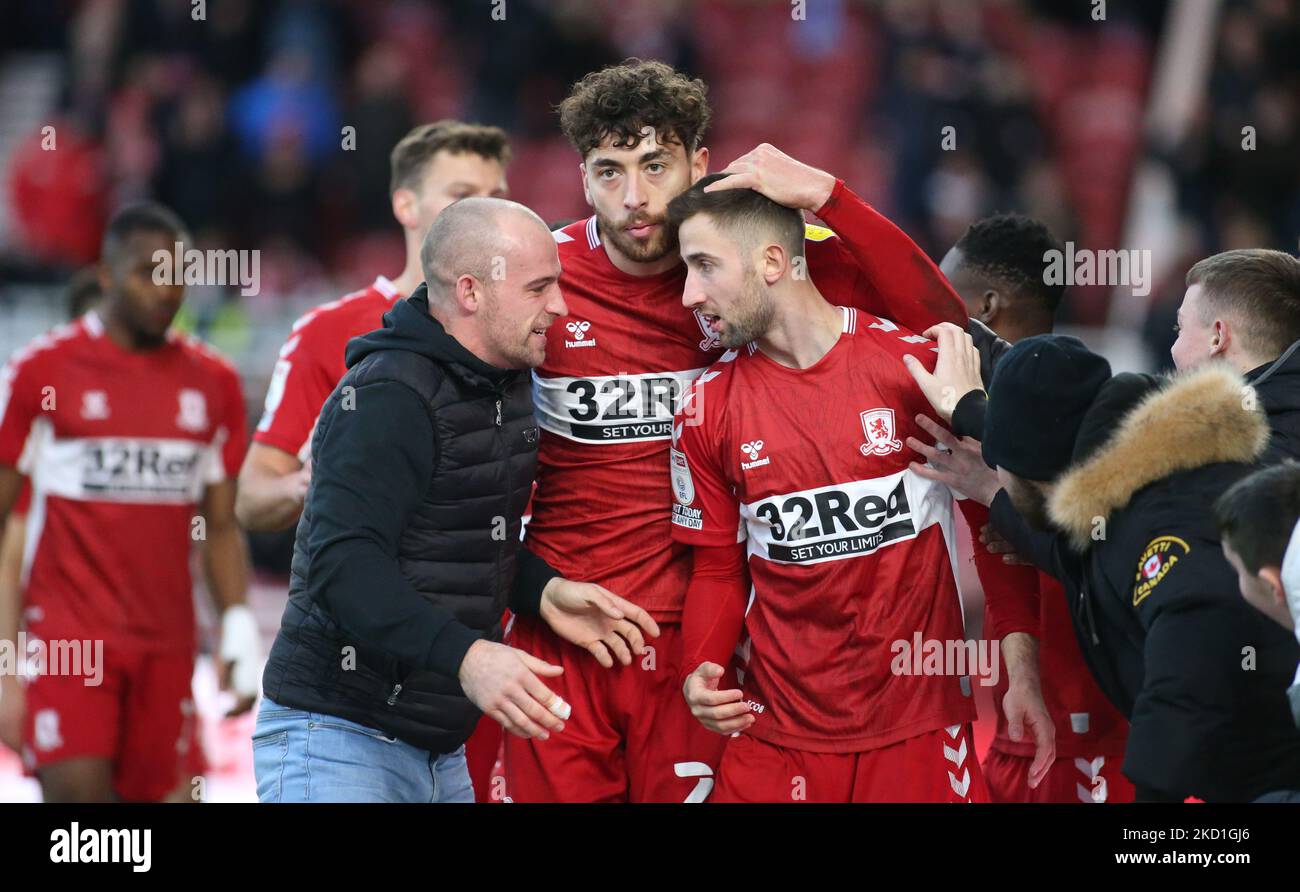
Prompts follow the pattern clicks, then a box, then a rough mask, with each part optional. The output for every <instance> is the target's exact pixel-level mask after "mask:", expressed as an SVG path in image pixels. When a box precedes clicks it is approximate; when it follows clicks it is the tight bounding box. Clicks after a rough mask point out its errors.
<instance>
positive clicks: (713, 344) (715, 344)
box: [695, 310, 722, 350]
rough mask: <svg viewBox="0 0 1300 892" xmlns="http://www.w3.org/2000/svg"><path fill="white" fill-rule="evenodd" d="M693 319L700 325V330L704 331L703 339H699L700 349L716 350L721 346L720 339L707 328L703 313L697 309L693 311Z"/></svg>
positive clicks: (707, 324)
mask: <svg viewBox="0 0 1300 892" xmlns="http://www.w3.org/2000/svg"><path fill="white" fill-rule="evenodd" d="M695 321H696V322H698V323H699V325H700V331H702V332H704V340H702V341H700V349H701V350H718V349H721V347H722V339H721V338H720V337H718V336H717V335H716V334H714V333H713V329H711V328H709V323H708V322H705V321H704V314H702V313H701V312H700V311H699V310H696V311H695Z"/></svg>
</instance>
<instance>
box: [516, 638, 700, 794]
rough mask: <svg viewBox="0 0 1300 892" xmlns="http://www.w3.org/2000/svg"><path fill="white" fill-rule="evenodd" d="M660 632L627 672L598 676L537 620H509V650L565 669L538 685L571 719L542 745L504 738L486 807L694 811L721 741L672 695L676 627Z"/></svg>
mask: <svg viewBox="0 0 1300 892" xmlns="http://www.w3.org/2000/svg"><path fill="white" fill-rule="evenodd" d="M659 630H660V633H661V634H660V635H659V637H658V638H652V639H649V640H648V641H647V642H646V645H647V650H646V653H645V654H644V655H642V656H640V657H637V656H636V655H635V654H634V655H633V658H632V665H630V666H624V665H622V664H619V663H617V662H616V663H615V665H614V667H613V668H612V669H606V668H604V667H603V666H601V665H600V664H599V663H598V662H596V658H595V657H593V656H592V655H591V654H590V653H588V652H587V651H585V650H583V649H582V648H580V647H577V646H576V645H573V644H570V643H569V642H567V641H564V640H563V639H561V638H559V637H557V636H556V635H555V634H554V633H553V632H551V630H550V629H549V628H547V627H546V625H545V624H544V623H542V622H541V621H540V620H538V619H537V618H535V617H516V618H515V623H514V627H513V628H512V629H511V633H510V639H509V643H510V644H511V645H513V646H514V647H517V648H519V649H521V650H524V651H527V652H528V653H530V654H532V655H534V656H535V657H537V658H538V659H541V660H545V661H546V662H548V663H552V664H554V665H557V666H563V667H564V674H563V675H560V676H556V677H555V678H544V679H542V681H543V683H545V684H546V686H547V687H549V688H550V689H551V690H552V691H554V692H555V693H557V694H559V695H560V696H561V697H563V698H564V700H565V702H566V703H568V704H569V706H570V707H572V713H571V715H570V716H569V718H568V719H567V720H566V721H565V723H564V730H563V731H561V732H560V733H559V734H552V735H551V737H550V739H549V740H525V739H524V738H522V737H516V736H515V735H513V734H506V735H505V740H504V744H503V746H502V758H501V761H500V763H499V765H498V772H497V773H498V775H499V776H497V777H494V778H493V781H492V784H493V791H492V795H491V798H493V799H496V800H503V799H508V800H509V801H511V802H702V801H703V800H704V799H705V798H706V797H707V796H708V795H709V791H710V790H712V789H713V774H714V771H715V769H716V768H717V765H718V758H719V757H720V756H721V754H722V747H723V745H724V744H725V743H726V739H725V738H724V737H722V736H721V735H719V734H714V733H713V732H712V731H709V730H708V729H707V728H705V727H704V726H703V725H701V724H700V723H699V722H698V721H697V720H696V719H695V717H694V716H692V715H691V711H690V708H689V707H688V706H687V705H686V699H685V698H684V697H683V696H682V692H681V688H680V687H678V684H677V678H678V676H679V674H680V670H681V666H680V662H681V659H682V656H681V648H682V640H681V634H682V633H681V626H680V625H678V624H675V623H674V624H669V623H661V624H660V625H659ZM651 648H653V650H651Z"/></svg>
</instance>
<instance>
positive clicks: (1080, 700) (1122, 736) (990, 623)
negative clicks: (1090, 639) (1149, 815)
mask: <svg viewBox="0 0 1300 892" xmlns="http://www.w3.org/2000/svg"><path fill="white" fill-rule="evenodd" d="M976 535H978V532H977V533H976ZM1025 569H1027V570H1030V571H1032V573H1031V574H1030V575H1031V578H1032V579H1033V580H1034V581H1035V582H1036V583H1037V592H1036V595H1037V597H1034V598H1032V599H1030V603H1031V604H1032V605H1035V606H1037V607H1038V615H1037V616H1036V617H1035V619H1036V622H1035V623H1034V625H1033V627H1032V628H1021V629H1016V628H1010V629H1005V630H1003V631H1001V632H999V631H995V621H994V618H993V616H992V614H991V612H990V610H989V609H988V608H987V606H986V609H985V614H984V615H985V628H986V629H989V630H990V631H989V632H988V635H989V636H990V637H992V636H993V635H995V634H999V635H1005V634H1007V632H1014V631H1027V632H1030V633H1031V634H1033V635H1035V636H1036V637H1037V638H1038V665H1039V676H1040V679H1041V682H1042V689H1043V701H1044V702H1045V704H1046V705H1047V711H1048V712H1049V713H1050V714H1051V716H1052V723H1053V724H1054V725H1055V726H1056V757H1057V758H1058V759H1094V758H1096V757H1097V756H1114V757H1117V758H1118V757H1121V756H1123V755H1124V747H1125V744H1126V743H1127V742H1128V721H1127V720H1126V719H1125V718H1124V716H1123V714H1122V713H1121V712H1120V711H1119V710H1118V709H1116V708H1115V705H1114V704H1113V703H1111V702H1110V700H1108V699H1107V698H1106V695H1105V694H1103V693H1102V692H1101V688H1099V687H1098V686H1097V682H1096V681H1094V680H1093V677H1092V672H1091V671H1089V669H1088V664H1087V663H1085V662H1084V659H1083V654H1082V653H1080V652H1079V642H1078V640H1077V639H1076V638H1075V637H1074V627H1073V624H1072V622H1071V620H1070V613H1069V610H1070V606H1069V604H1068V603H1067V602H1066V597H1065V593H1064V592H1063V591H1062V590H1061V584H1060V583H1059V582H1057V581H1056V580H1055V579H1053V578H1052V577H1051V576H1049V575H1048V574H1046V573H1042V572H1039V571H1037V570H1033V568H1025ZM983 581H984V580H983V578H981V582H983ZM985 603H986V605H987V603H988V602H987V601H986V602H985ZM1007 685H1008V680H1007V676H1006V666H1005V665H1003V667H1002V674H1001V676H1000V677H999V679H998V684H997V685H996V686H995V687H994V688H993V705H994V711H995V712H996V714H997V734H996V736H995V737H994V738H993V743H992V747H993V749H995V750H1001V751H1002V752H1005V753H1009V754H1011V755H1016V756H1032V755H1033V754H1034V742H1033V736H1032V735H1031V734H1029V733H1028V732H1026V734H1025V738H1024V739H1022V740H1020V741H1015V740H1012V739H1011V735H1010V734H1009V733H1008V730H1007V717H1006V714H1005V713H1004V712H1003V709H1002V698H1003V697H1004V696H1006V693H1007Z"/></svg>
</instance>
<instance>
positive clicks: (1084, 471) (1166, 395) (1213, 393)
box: [1047, 363, 1269, 552]
mask: <svg viewBox="0 0 1300 892" xmlns="http://www.w3.org/2000/svg"><path fill="white" fill-rule="evenodd" d="M1249 396H1250V394H1249V392H1248V391H1247V390H1246V382H1245V380H1244V379H1243V378H1242V377H1241V376H1239V375H1237V374H1236V373H1235V372H1233V371H1232V370H1231V369H1229V368H1227V367H1225V366H1223V365H1220V364H1217V363H1215V364H1213V365H1208V366H1205V367H1203V368H1200V369H1196V370H1194V371H1189V372H1185V373H1182V374H1177V375H1174V376H1172V377H1171V378H1169V379H1168V380H1167V381H1166V382H1164V383H1163V384H1162V385H1161V386H1160V387H1159V388H1158V389H1157V390H1155V391H1153V392H1151V393H1150V394H1148V395H1147V396H1146V397H1145V398H1143V399H1142V401H1141V402H1140V403H1138V405H1137V406H1136V407H1135V408H1134V409H1133V410H1132V411H1130V412H1128V413H1127V414H1126V415H1124V416H1123V418H1122V419H1121V420H1119V421H1118V422H1117V425H1116V430H1115V433H1114V434H1113V435H1112V436H1111V437H1110V439H1108V440H1107V441H1106V442H1105V444H1104V445H1102V446H1101V447H1100V448H1099V449H1097V451H1096V452H1094V453H1093V454H1092V455H1091V456H1089V457H1088V458H1086V459H1084V460H1083V461H1082V462H1080V463H1078V464H1076V465H1075V466H1074V467H1072V468H1070V469H1069V470H1068V471H1066V472H1065V474H1063V475H1062V476H1061V477H1060V479H1059V480H1058V481H1057V482H1056V483H1055V484H1054V485H1053V486H1052V488H1051V490H1050V492H1049V494H1048V500H1047V513H1048V517H1050V518H1051V521H1052V523H1053V524H1055V525H1056V526H1057V527H1059V528H1060V529H1062V530H1064V531H1065V532H1066V533H1067V534H1068V535H1069V538H1070V542H1071V544H1072V545H1073V546H1074V547H1075V549H1076V550H1078V551H1080V552H1082V551H1085V550H1086V549H1087V548H1088V546H1089V544H1091V541H1092V531H1093V528H1094V523H1095V518H1098V517H1107V518H1108V517H1110V516H1111V514H1112V513H1114V512H1115V511H1117V510H1119V509H1121V508H1123V507H1124V506H1126V505H1127V504H1128V503H1129V500H1130V499H1131V498H1132V497H1133V494H1134V493H1136V492H1137V491H1138V490H1140V489H1142V488H1143V487H1144V486H1147V485H1149V484H1151V483H1155V482H1156V481H1158V480H1163V479H1164V478H1165V477H1168V476H1169V475H1171V474H1174V473H1176V472H1178V471H1187V470H1191V469H1193V468H1199V467H1202V466H1204V465H1209V464H1214V463H1216V462H1251V461H1254V460H1255V459H1256V458H1258V457H1259V456H1260V455H1261V454H1262V453H1263V452H1264V449H1265V448H1266V447H1267V445H1268V440H1269V427H1268V422H1267V420H1266V418H1265V415H1264V412H1263V410H1262V409H1260V408H1259V406H1258V405H1257V404H1256V403H1255V402H1254V401H1253V400H1252V399H1250V398H1249Z"/></svg>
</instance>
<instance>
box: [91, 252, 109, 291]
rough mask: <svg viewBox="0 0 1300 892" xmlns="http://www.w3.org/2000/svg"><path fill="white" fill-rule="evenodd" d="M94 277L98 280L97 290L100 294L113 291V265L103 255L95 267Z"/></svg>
mask: <svg viewBox="0 0 1300 892" xmlns="http://www.w3.org/2000/svg"><path fill="white" fill-rule="evenodd" d="M95 278H96V279H97V280H98V281H99V291H100V293H101V294H111V293H112V292H113V267H112V266H111V265H110V262H109V259H108V258H107V257H105V258H104V259H103V260H101V261H100V262H99V266H97V267H96V268H95Z"/></svg>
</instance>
